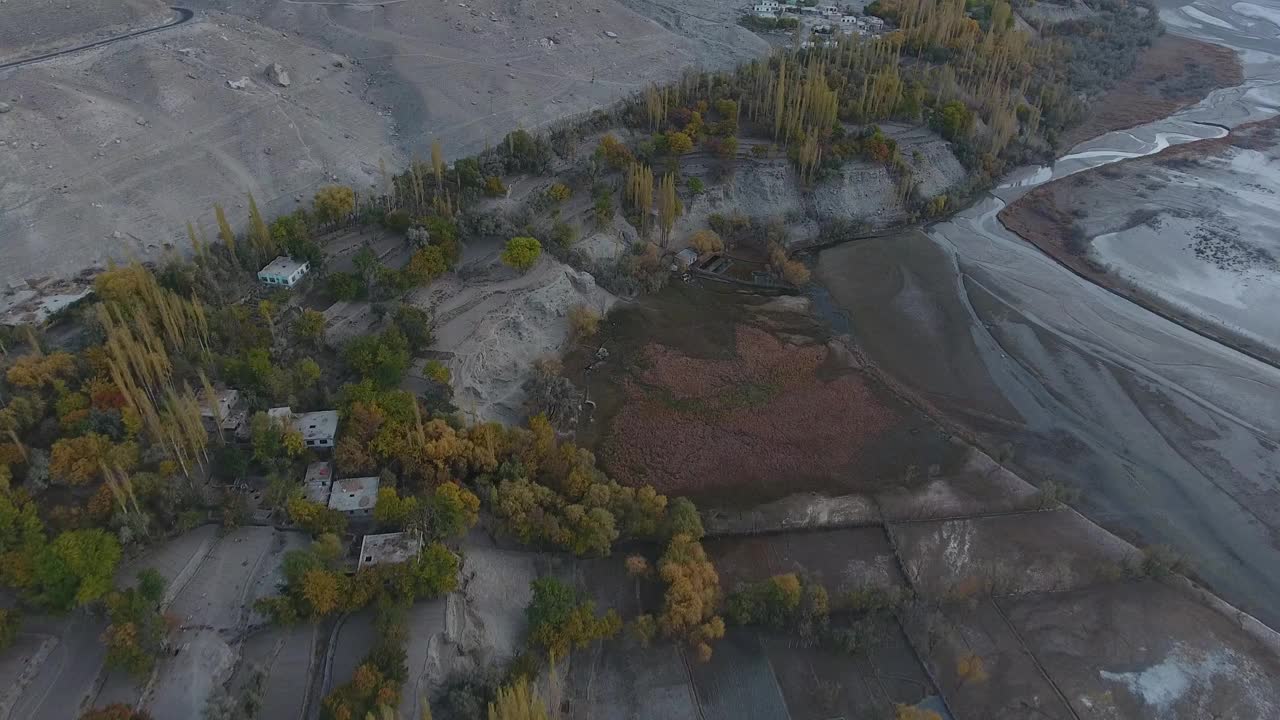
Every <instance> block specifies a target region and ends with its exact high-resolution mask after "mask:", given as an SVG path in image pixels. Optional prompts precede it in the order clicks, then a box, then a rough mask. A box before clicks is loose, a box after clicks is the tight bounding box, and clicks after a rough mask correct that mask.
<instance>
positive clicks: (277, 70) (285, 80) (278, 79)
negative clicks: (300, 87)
mask: <svg viewBox="0 0 1280 720" xmlns="http://www.w3.org/2000/svg"><path fill="white" fill-rule="evenodd" d="M267 79H268V80H270V81H271V82H273V83H275V84H277V85H279V86H280V87H289V85H290V84H291V83H292V82H293V81H292V80H290V79H289V71H288V70H285V69H284V66H283V65H281V64H280V63H271V65H270V66H268V67H267Z"/></svg>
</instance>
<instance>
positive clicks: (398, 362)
mask: <svg viewBox="0 0 1280 720" xmlns="http://www.w3.org/2000/svg"><path fill="white" fill-rule="evenodd" d="M342 356H343V360H345V361H346V363H347V365H348V366H349V367H351V369H352V370H355V371H356V373H358V374H359V375H360V377H361V378H363V379H368V380H372V381H373V382H374V383H376V384H377V386H378V387H381V388H392V387H395V386H396V385H398V384H399V383H400V379H401V378H403V377H404V373H405V371H406V370H408V369H409V362H410V355H409V341H408V340H407V339H406V338H405V336H404V334H403V333H402V332H400V330H398V329H396V328H389V329H387V330H384V331H383V332H381V333H379V334H378V335H363V336H361V337H358V338H355V339H354V340H351V341H350V342H348V343H347V345H346V347H344V348H343V350H342Z"/></svg>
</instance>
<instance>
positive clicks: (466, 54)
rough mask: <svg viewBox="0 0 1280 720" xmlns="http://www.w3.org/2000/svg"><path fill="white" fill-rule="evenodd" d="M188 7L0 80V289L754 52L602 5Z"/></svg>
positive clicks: (289, 202)
mask: <svg viewBox="0 0 1280 720" xmlns="http://www.w3.org/2000/svg"><path fill="white" fill-rule="evenodd" d="M15 2H18V0H9V2H8V3H6V4H5V5H3V6H0V7H3V8H9V7H10V6H12V5H13V4H14V3H15ZM30 4H31V3H30V2H28V6H29V5H30ZM188 6H190V7H192V8H193V9H195V10H196V11H197V14H196V17H195V19H193V20H192V21H191V22H188V23H186V24H184V25H181V26H178V27H175V28H173V29H170V30H164V31H161V32H158V33H155V34H151V35H147V36H143V37H138V38H134V39H129V40H124V41H121V42H118V43H113V44H110V45H106V46H103V47H100V48H96V49H92V50H87V51H83V52H79V53H75V54H72V55H68V56H64V57H61V58H58V59H54V60H50V61H46V62H42V63H39V64H35V65H29V66H25V67H21V68H16V69H11V70H7V71H0V84H3V85H4V86H5V89H6V98H5V101H6V102H8V103H9V104H10V105H11V106H12V109H11V111H9V112H7V113H0V158H3V159H2V160H0V162H3V164H4V166H5V167H6V168H13V169H15V170H16V171H15V172H10V173H5V176H4V177H3V178H0V237H4V238H5V239H6V243H5V245H4V248H3V251H0V268H3V270H0V282H3V283H4V284H5V285H14V284H19V285H20V284H21V283H22V282H23V281H25V280H30V279H33V278H37V277H47V276H50V275H65V274H71V273H74V272H76V271H78V270H80V269H82V268H83V267H85V266H88V265H93V264H102V263H104V262H105V261H106V260H107V259H109V258H115V259H125V258H129V257H139V258H154V257H156V256H157V255H158V254H159V253H161V252H163V249H164V247H165V245H166V244H175V245H177V246H179V247H185V246H186V239H185V223H186V222H187V221H188V220H198V221H201V222H203V224H204V225H205V227H206V228H212V227H213V215H212V204H213V203H214V202H220V203H222V204H223V205H224V206H226V208H227V211H228V215H229V217H230V218H231V219H232V222H233V223H235V224H239V223H242V222H243V221H244V215H245V207H246V205H247V203H246V201H245V196H244V193H245V192H249V191H252V192H253V193H254V195H255V196H256V198H257V200H258V202H259V204H261V205H265V206H266V207H265V209H264V211H265V212H267V213H269V214H273V213H277V212H281V211H287V210H290V209H292V208H293V207H295V206H296V203H298V202H300V201H305V200H306V199H307V198H309V196H310V193H311V192H312V191H314V189H315V188H316V187H318V186H319V185H322V184H324V183H325V182H335V181H336V182H343V183H348V184H351V185H354V186H355V187H357V188H368V187H369V186H370V184H371V183H372V182H373V181H374V178H375V176H376V172H377V167H378V161H379V159H382V160H384V161H385V162H386V164H387V166H388V167H389V168H393V169H394V168H397V167H401V166H403V165H404V164H405V163H406V162H407V161H408V159H409V158H410V157H411V156H413V155H418V156H420V157H422V156H425V155H426V154H427V153H428V152H429V147H430V144H431V141H432V139H434V138H439V139H440V140H441V141H442V142H443V144H444V147H445V151H446V154H447V155H448V156H450V157H457V156H461V155H465V154H469V153H472V152H474V151H477V150H479V149H482V148H483V147H484V146H485V144H486V143H490V144H491V143H493V142H496V141H497V140H499V139H501V137H502V136H503V135H504V134H505V133H506V132H508V131H510V130H511V129H513V128H516V127H525V128H537V127H541V126H544V125H546V124H548V123H551V122H554V121H556V120H558V119H560V118H563V117H566V116H573V115H576V114H578V113H581V112H584V111H587V110H590V109H592V108H596V107H600V106H602V105H605V104H607V103H608V102H610V101H612V100H614V99H616V98H618V97H620V96H622V95H625V94H628V93H631V92H634V91H636V90H638V89H640V88H643V87H644V86H645V85H647V84H648V83H650V82H653V81H662V80H665V79H670V78H673V77H675V76H676V75H678V74H679V72H680V71H681V70H682V69H684V68H687V67H725V66H730V65H733V64H735V63H736V62H738V61H740V60H743V59H745V58H748V57H751V56H754V55H758V54H762V53H763V52H765V51H766V49H767V47H766V45H765V43H764V41H762V40H760V39H759V38H757V37H756V36H754V35H752V34H750V33H749V32H747V31H746V30H744V29H742V28H738V27H737V26H735V25H732V24H731V23H725V24H724V25H716V26H715V28H716V29H715V33H714V34H713V35H712V36H708V37H707V38H706V39H705V40H698V39H696V38H697V34H696V33H693V34H681V33H677V32H673V31H671V30H669V29H667V28H665V27H664V26H663V25H661V24H659V23H657V22H654V21H653V20H650V19H648V18H646V17H643V16H641V15H639V14H637V13H636V12H634V11H632V10H629V9H627V8H625V7H623V6H622V5H620V4H618V3H616V2H601V3H577V2H569V1H563V0H562V1H559V2H550V1H548V0H524V1H521V2H513V3H505V2H504V3H499V2H495V1H493V0H485V1H482V2H477V3H470V2H461V3H459V2H416V1H415V2H399V3H396V2H391V3H385V4H379V5H377V6H372V5H370V6H358V5H339V4H325V3H305V2H285V3H265V2H257V1H256V0H236V1H235V2H231V3H226V2H219V3H216V4H215V3H212V2H206V1H204V0H201V1H200V2H194V3H189V4H188ZM0 12H6V11H0ZM10 12H11V11H10ZM31 12H32V13H35V14H36V15H39V13H40V12H53V11H52V10H49V9H48V8H44V7H43V4H42V5H41V7H39V8H35V9H32V10H31ZM3 17H5V16H4V15H0V19H2V18H3ZM166 17H167V15H166ZM30 24H31V23H23V26H24V27H26V26H27V25H30ZM41 26H42V25H41V23H40V22H35V23H34V25H32V27H41ZM8 27H12V23H4V22H0V33H3V32H5V28H8ZM58 27H61V26H58ZM64 34H65V33H64ZM0 38H3V39H5V40H6V41H7V40H8V38H6V37H5V36H3V35H0ZM276 63H278V64H280V65H281V66H282V67H283V69H284V70H285V71H286V72H287V74H288V76H289V77H288V82H289V84H288V85H283V84H281V83H278V82H276V79H275V78H273V77H268V74H267V69H268V68H269V67H270V66H271V65H273V64H276ZM241 78H248V79H249V80H248V82H247V83H242V82H241V81H240V80H241ZM230 83H234V84H235V85H236V86H237V87H231V85H230Z"/></svg>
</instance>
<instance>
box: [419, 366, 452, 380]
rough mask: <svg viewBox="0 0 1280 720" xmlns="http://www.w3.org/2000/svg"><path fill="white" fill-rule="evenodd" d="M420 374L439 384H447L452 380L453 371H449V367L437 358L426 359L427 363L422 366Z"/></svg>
mask: <svg viewBox="0 0 1280 720" xmlns="http://www.w3.org/2000/svg"><path fill="white" fill-rule="evenodd" d="M422 374H423V375H426V376H427V377H429V378H431V379H432V380H435V381H436V382H438V383H440V384H441V385H448V384H449V382H450V381H452V380H453V373H450V372H449V368H447V367H445V366H444V363H442V362H440V361H439V360H428V361H427V364H426V365H423V366H422Z"/></svg>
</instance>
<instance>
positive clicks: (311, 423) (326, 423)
mask: <svg viewBox="0 0 1280 720" xmlns="http://www.w3.org/2000/svg"><path fill="white" fill-rule="evenodd" d="M267 417H269V418H271V419H272V420H275V421H277V422H281V423H288V424H290V425H292V426H293V429H294V430H297V431H298V432H299V433H301V434H302V440H303V442H304V443H305V444H306V446H307V447H309V448H314V449H320V448H331V447H333V441H334V438H336V437H337V435H338V411H337V410H317V411H315V412H306V413H297V414H295V413H294V412H293V410H292V409H291V408H290V407H289V406H288V405H286V406H284V407H274V408H271V409H269V410H267Z"/></svg>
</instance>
